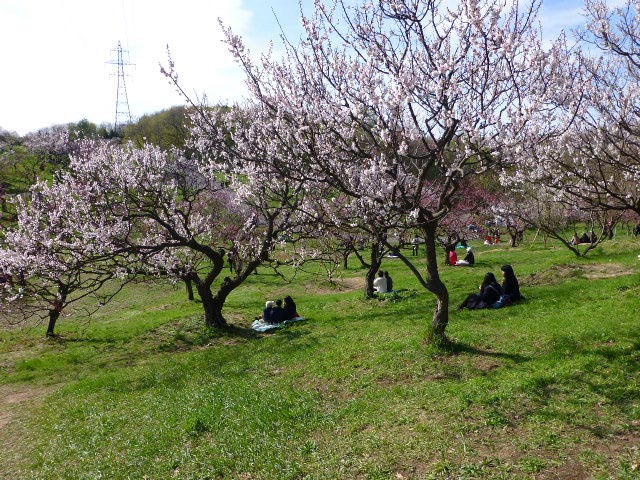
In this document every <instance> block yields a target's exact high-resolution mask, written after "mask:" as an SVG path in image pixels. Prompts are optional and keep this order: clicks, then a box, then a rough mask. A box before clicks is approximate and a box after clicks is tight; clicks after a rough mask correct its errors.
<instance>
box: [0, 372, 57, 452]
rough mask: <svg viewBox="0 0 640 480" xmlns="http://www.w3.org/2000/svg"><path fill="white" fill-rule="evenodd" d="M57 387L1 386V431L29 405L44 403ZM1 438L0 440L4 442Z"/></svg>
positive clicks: (0, 437)
mask: <svg viewBox="0 0 640 480" xmlns="http://www.w3.org/2000/svg"><path fill="white" fill-rule="evenodd" d="M53 391H55V387H51V386H47V387H42V386H38V387H34V386H22V387H16V386H13V385H0V430H3V429H4V427H5V426H7V425H8V424H9V423H11V422H12V421H13V420H14V419H15V418H16V417H17V415H18V412H20V410H22V409H23V408H24V406H25V405H27V404H34V403H39V402H42V401H43V400H44V399H45V398H46V397H47V396H49V395H51V393H52V392H53ZM2 437H3V436H0V440H3V438H2Z"/></svg>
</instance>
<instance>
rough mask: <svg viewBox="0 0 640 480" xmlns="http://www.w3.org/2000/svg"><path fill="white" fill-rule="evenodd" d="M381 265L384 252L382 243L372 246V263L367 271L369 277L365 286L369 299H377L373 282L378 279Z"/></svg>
mask: <svg viewBox="0 0 640 480" xmlns="http://www.w3.org/2000/svg"><path fill="white" fill-rule="evenodd" d="M381 265H382V252H381V248H380V243H379V242H373V243H372V244H371V263H370V264H369V268H368V270H367V276H366V281H367V284H366V286H365V296H366V297H367V298H373V297H375V290H374V288H373V281H374V280H375V279H376V274H377V273H378V270H380V266H381Z"/></svg>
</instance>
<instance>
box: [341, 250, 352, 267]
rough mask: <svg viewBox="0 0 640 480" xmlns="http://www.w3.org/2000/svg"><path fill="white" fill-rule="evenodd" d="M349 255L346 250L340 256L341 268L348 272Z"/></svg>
mask: <svg viewBox="0 0 640 480" xmlns="http://www.w3.org/2000/svg"><path fill="white" fill-rule="evenodd" d="M349 253H351V252H350V251H349V250H347V251H345V252H344V253H343V254H342V266H343V268H344V269H345V270H349Z"/></svg>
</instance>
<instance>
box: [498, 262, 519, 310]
mask: <svg viewBox="0 0 640 480" xmlns="http://www.w3.org/2000/svg"><path fill="white" fill-rule="evenodd" d="M500 270H502V277H503V278H504V280H503V281H502V290H503V293H504V294H505V295H506V296H507V304H509V303H513V302H517V301H518V300H524V297H523V296H522V295H521V294H520V284H519V283H518V279H517V278H516V274H515V272H514V271H513V267H512V266H511V265H503V266H502V267H501V268H500Z"/></svg>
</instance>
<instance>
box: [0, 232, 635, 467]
mask: <svg viewBox="0 0 640 480" xmlns="http://www.w3.org/2000/svg"><path fill="white" fill-rule="evenodd" d="M530 241H531V239H528V241H527V242H525V244H524V246H522V247H518V248H515V249H511V248H508V247H507V246H499V247H485V246H478V248H476V253H477V260H478V265H477V266H476V267H475V268H460V267H444V266H443V267H442V275H443V277H444V279H445V281H446V283H447V286H448V288H449V291H450V294H451V304H452V306H455V305H457V304H458V303H459V302H461V301H462V300H463V299H464V297H465V296H466V295H467V294H468V293H470V292H472V291H474V290H475V289H476V288H477V285H478V284H479V283H480V281H481V279H482V276H483V275H484V273H485V272H487V271H494V272H496V273H498V272H499V267H500V266H501V265H502V264H504V263H511V264H512V265H513V266H514V268H515V271H516V274H517V275H518V277H519V278H520V279H521V282H522V283H523V286H522V292H523V294H524V295H525V296H526V298H527V300H526V302H524V303H521V304H518V305H514V306H510V307H507V308H503V309H500V310H482V311H461V312H458V311H455V310H454V309H453V308H452V311H451V319H450V325H449V327H448V330H447V332H448V335H449V337H450V338H451V339H452V340H453V344H452V346H451V347H450V348H448V349H447V350H439V349H436V348H434V347H433V346H430V345H428V344H426V343H425V342H424V341H423V338H424V335H425V333H426V331H427V325H428V324H429V322H430V320H431V317H432V314H433V309H434V305H435V301H434V298H433V297H432V296H431V295H430V294H428V293H427V292H426V291H424V290H423V289H421V288H420V287H419V285H418V283H417V282H416V280H415V279H413V278H412V276H411V275H410V273H409V272H408V271H406V269H404V268H403V267H402V265H401V264H400V262H399V260H392V259H385V263H384V265H383V268H384V269H388V270H389V271H390V272H391V274H392V276H393V277H394V283H395V285H396V287H397V288H401V289H404V291H403V292H401V294H399V295H398V296H397V297H389V298H387V299H385V300H369V301H367V300H365V299H364V298H363V297H362V293H361V292H362V289H360V288H358V289H354V288H346V286H347V285H351V286H353V285H357V284H358V282H356V281H354V280H350V278H358V279H360V278H362V277H363V275H364V271H363V270H360V269H358V268H357V265H356V263H355V261H356V260H355V259H354V263H352V264H351V268H350V270H348V271H346V272H343V273H342V274H343V288H336V287H333V286H331V285H329V284H328V283H327V282H326V281H325V280H324V279H322V278H321V277H320V276H316V275H313V274H312V273H306V274H303V275H299V276H297V277H296V280H295V282H294V283H291V284H285V283H283V281H282V280H281V279H280V278H279V277H277V276H275V275H270V274H268V273H267V271H266V269H261V270H260V272H261V273H260V275H256V276H252V277H251V278H250V279H249V282H248V284H247V285H244V286H242V287H241V288H240V289H239V290H238V291H236V292H234V293H233V294H232V295H231V296H230V298H229V301H228V304H227V306H226V308H225V313H226V315H227V317H228V319H229V320H230V322H232V323H234V324H235V325H238V326H239V327H247V326H248V325H249V324H250V322H251V320H252V318H253V317H254V316H255V315H256V314H257V313H259V312H260V311H261V308H262V306H263V304H264V301H265V300H266V299H272V298H277V297H282V296H284V295H285V294H287V293H289V294H291V295H292V296H293V297H294V299H296V301H297V303H298V305H299V311H300V313H301V314H303V315H304V316H305V318H306V319H307V320H306V321H304V322H300V323H297V324H293V325H291V326H287V327H285V328H283V329H281V330H279V331H277V332H275V333H272V334H264V335H259V334H254V333H252V331H250V330H247V329H246V328H237V329H235V330H232V331H229V332H215V331H210V330H207V329H205V328H203V326H202V321H201V314H202V312H201V306H200V304H198V303H193V302H188V301H186V299H185V294H184V292H183V289H182V288H178V289H174V288H173V287H171V286H169V285H164V286H163V285H155V286H153V287H148V286H144V285H133V286H131V287H130V288H128V289H127V291H126V292H123V295H122V296H121V297H119V298H118V299H116V301H115V303H114V304H110V305H108V306H106V307H104V308H102V309H101V310H100V311H99V312H98V314H97V315H96V316H95V317H93V318H91V319H86V318H81V317H77V318H76V317H74V316H71V317H68V318H63V319H61V321H60V324H59V333H60V334H61V335H62V339H60V340H55V341H52V340H47V339H45V338H44V327H35V328H33V327H32V328H25V329H14V330H11V331H6V332H3V333H0V406H1V408H2V409H1V410H0V412H2V411H4V412H5V413H4V417H2V416H0V422H3V421H4V424H2V423H0V425H2V428H1V429H0V447H2V448H0V478H2V477H3V475H4V477H3V478H34V479H40V478H50V479H59V478H68V479H94V478H145V476H146V478H153V479H162V478H180V479H188V478H193V479H202V478H246V479H249V478H274V479H281V478H284V479H286V478H292V479H293V478H309V479H320V478H323V479H324V478H327V479H331V478H372V479H374V478H381V479H382V478H384V479H387V478H389V479H394V478H395V479H398V478H427V479H428V478H460V479H462V478H469V479H474V478H492V479H499V478H503V479H512V478H522V479H534V478H558V477H559V478H596V479H608V478H620V479H632V478H640V473H639V471H638V464H639V463H640V452H639V451H638V444H639V440H640V322H639V320H640V313H639V312H640V273H639V272H640V261H639V260H638V259H637V255H638V253H640V251H639V250H640V244H639V243H638V241H636V240H632V239H626V238H622V239H620V240H617V239H616V240H613V241H610V242H606V243H605V244H603V245H602V246H601V247H600V248H599V249H598V250H597V251H596V252H593V253H592V254H591V255H590V256H589V257H587V258H584V259H582V258H581V259H577V258H576V257H574V256H573V254H571V253H570V252H569V251H567V250H566V249H563V248H561V247H559V246H553V245H552V246H551V247H550V248H548V249H545V248H543V247H542V245H540V244H539V243H536V244H534V245H533V246H530V243H529V242H530ZM420 261H421V262H424V259H423V258H422V259H421V260H420ZM608 275H612V276H608ZM3 395H4V397H5V399H4V400H2V398H1V397H2V396H3ZM3 419H4V420H3Z"/></svg>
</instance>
